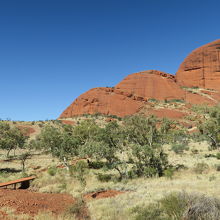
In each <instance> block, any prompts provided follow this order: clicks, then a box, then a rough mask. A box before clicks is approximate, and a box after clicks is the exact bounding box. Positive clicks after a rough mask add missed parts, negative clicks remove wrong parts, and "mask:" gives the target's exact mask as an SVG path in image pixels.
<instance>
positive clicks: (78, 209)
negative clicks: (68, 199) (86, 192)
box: [66, 196, 90, 219]
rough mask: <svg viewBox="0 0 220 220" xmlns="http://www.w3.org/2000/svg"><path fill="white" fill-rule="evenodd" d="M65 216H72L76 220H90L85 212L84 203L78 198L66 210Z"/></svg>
mask: <svg viewBox="0 0 220 220" xmlns="http://www.w3.org/2000/svg"><path fill="white" fill-rule="evenodd" d="M66 214H68V215H73V216H74V217H75V218H77V219H90V218H89V216H88V213H87V212H86V202H85V201H84V199H83V197H82V196H80V197H78V198H77V199H76V201H75V202H74V203H73V204H72V205H71V206H70V207H69V208H68V209H67V211H66Z"/></svg>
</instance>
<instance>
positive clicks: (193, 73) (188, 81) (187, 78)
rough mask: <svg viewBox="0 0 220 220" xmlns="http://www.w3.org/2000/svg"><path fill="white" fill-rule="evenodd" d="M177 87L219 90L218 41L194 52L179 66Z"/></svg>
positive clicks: (219, 63)
mask: <svg viewBox="0 0 220 220" xmlns="http://www.w3.org/2000/svg"><path fill="white" fill-rule="evenodd" d="M176 79H177V82H178V84H179V85H181V86H186V87H196V86H197V87H202V88H208V89H215V90H220V40H216V41H214V42H211V43H208V44H206V45H204V46H202V47H199V48H198V49H196V50H194V51H193V52H192V53H191V54H189V56H187V57H186V59H185V60H184V61H183V63H182V64H181V65H180V67H179V69H178V71H177V73H176Z"/></svg>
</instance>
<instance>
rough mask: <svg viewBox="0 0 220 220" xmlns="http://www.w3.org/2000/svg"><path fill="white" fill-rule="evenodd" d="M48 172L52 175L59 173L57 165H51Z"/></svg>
mask: <svg viewBox="0 0 220 220" xmlns="http://www.w3.org/2000/svg"><path fill="white" fill-rule="evenodd" d="M47 172H48V174H49V175H51V176H55V175H56V173H57V168H56V167H55V166H52V167H49V169H48V170H47Z"/></svg>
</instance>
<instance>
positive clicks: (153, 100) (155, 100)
mask: <svg viewBox="0 0 220 220" xmlns="http://www.w3.org/2000/svg"><path fill="white" fill-rule="evenodd" d="M148 102H158V100H157V99H154V98H151V99H148Z"/></svg>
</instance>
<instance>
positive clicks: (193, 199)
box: [131, 192, 220, 220]
mask: <svg viewBox="0 0 220 220" xmlns="http://www.w3.org/2000/svg"><path fill="white" fill-rule="evenodd" d="M131 213H132V214H133V215H134V219H135V220H145V219H149V220H150V219H152V220H153V219H155V220H183V219H184V220H197V219H198V220H219V219H220V201H219V199H216V198H212V197H206V196H204V195H199V194H188V193H186V192H180V193H176V192H173V193H170V194H168V195H166V196H164V197H163V198H162V199H161V200H159V201H158V202H157V203H153V204H149V205H148V206H136V207H134V208H133V209H132V210H131Z"/></svg>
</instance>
